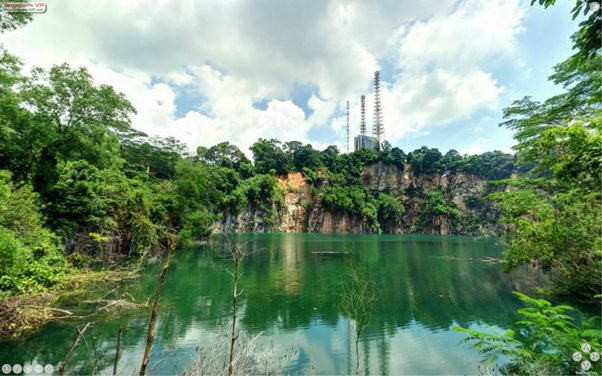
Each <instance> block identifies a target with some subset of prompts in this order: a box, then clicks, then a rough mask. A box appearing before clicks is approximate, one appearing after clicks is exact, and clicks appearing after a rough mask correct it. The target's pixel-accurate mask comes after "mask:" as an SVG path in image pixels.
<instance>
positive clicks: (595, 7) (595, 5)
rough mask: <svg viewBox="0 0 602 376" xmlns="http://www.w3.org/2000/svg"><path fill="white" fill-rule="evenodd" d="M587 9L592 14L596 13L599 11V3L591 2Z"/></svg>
mask: <svg viewBox="0 0 602 376" xmlns="http://www.w3.org/2000/svg"><path fill="white" fill-rule="evenodd" d="M589 9H591V11H592V12H597V11H599V10H600V3H597V2H595V1H594V2H593V3H591V4H590V5H589Z"/></svg>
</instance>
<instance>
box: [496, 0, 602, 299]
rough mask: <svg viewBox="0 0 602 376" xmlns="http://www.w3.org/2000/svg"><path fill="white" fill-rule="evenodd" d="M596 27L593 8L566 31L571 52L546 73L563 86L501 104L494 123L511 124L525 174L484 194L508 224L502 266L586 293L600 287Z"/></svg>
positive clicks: (580, 5) (545, 1)
mask: <svg viewBox="0 0 602 376" xmlns="http://www.w3.org/2000/svg"><path fill="white" fill-rule="evenodd" d="M539 3H540V4H542V5H544V6H546V7H547V6H549V5H552V4H553V3H554V1H551V0H541V1H539ZM582 9H583V10H584V13H587V11H588V7H587V4H586V3H585V2H584V1H578V2H577V4H576V6H575V8H574V9H573V16H574V17H576V16H577V15H578V14H579V13H580V12H581V10H582ZM599 29H600V13H599V12H596V13H594V14H592V15H591V16H590V17H589V18H588V19H586V20H585V21H583V22H582V23H581V24H580V25H579V30H578V31H577V32H576V33H575V34H574V35H573V36H572V40H573V43H574V47H575V50H576V53H575V54H574V55H573V56H571V57H569V58H568V59H567V60H565V61H564V62H562V63H560V64H558V65H556V66H555V67H554V74H553V75H552V76H550V80H551V81H552V82H554V83H555V84H558V85H562V87H563V88H564V89H565V91H564V92H563V93H561V94H558V95H556V96H553V97H551V98H549V99H547V100H545V101H544V102H541V103H540V102H534V101H532V100H531V98H529V97H525V98H523V99H521V100H517V101H515V102H514V103H513V104H512V106H511V107H509V108H507V109H505V110H504V119H505V121H504V122H503V123H502V124H500V125H501V126H505V127H507V128H509V129H512V130H514V131H515V136H514V138H515V139H516V141H517V142H518V143H517V145H516V146H514V149H515V150H517V151H518V153H517V156H518V160H517V164H518V165H519V166H522V167H523V168H524V170H525V175H526V177H525V178H522V179H520V180H518V179H517V180H514V181H513V180H509V181H506V182H507V183H511V184H513V185H516V186H518V187H519V189H518V190H516V191H510V192H501V193H496V194H494V195H491V197H490V199H495V200H499V206H500V208H501V209H502V213H503V214H504V220H505V221H506V223H509V224H510V230H509V231H508V233H507V236H506V242H507V244H508V250H507V251H506V253H505V258H506V260H507V264H506V265H507V268H513V267H516V266H518V265H521V264H526V263H535V264H539V265H541V266H542V268H543V269H544V270H546V271H548V272H549V273H551V274H552V275H553V276H554V277H555V280H556V289H555V292H561V293H568V294H575V295H581V296H583V297H585V298H589V299H592V297H594V296H595V295H597V294H599V292H600V288H601V282H600V269H601V262H600V259H601V257H602V237H601V235H600V234H601V230H602V224H601V222H600V212H601V211H602V205H601V195H600V180H601V175H600V171H601V167H602V146H601V145H602V137H601V129H602V127H601V120H600V118H601V115H602V112H601V110H600V96H601V94H602V89H601V87H602V79H601V76H600V61H601V54H600V38H599V36H600V30H599Z"/></svg>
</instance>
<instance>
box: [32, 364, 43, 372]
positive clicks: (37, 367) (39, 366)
mask: <svg viewBox="0 0 602 376" xmlns="http://www.w3.org/2000/svg"><path fill="white" fill-rule="evenodd" d="M33 371H34V372H35V373H42V371H44V366H42V365H41V364H36V365H35V366H33Z"/></svg>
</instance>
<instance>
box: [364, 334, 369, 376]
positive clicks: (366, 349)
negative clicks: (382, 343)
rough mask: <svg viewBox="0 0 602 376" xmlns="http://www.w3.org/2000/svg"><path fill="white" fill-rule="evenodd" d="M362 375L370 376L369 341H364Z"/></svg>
mask: <svg viewBox="0 0 602 376" xmlns="http://www.w3.org/2000/svg"><path fill="white" fill-rule="evenodd" d="M364 375H370V341H368V340H367V339H364Z"/></svg>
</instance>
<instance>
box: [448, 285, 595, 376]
mask: <svg viewBox="0 0 602 376" xmlns="http://www.w3.org/2000/svg"><path fill="white" fill-rule="evenodd" d="M514 294H515V295H517V296H518V298H519V299H520V300H521V301H522V302H523V303H525V304H526V305H527V307H525V308H521V309H519V310H518V311H517V312H518V313H519V314H520V315H521V316H522V317H523V320H520V321H517V322H515V325H516V327H517V328H518V332H519V333H518V334H519V335H517V332H515V331H513V330H506V331H504V332H503V333H500V332H499V331H498V330H496V329H495V328H492V327H488V329H489V331H490V332H489V333H484V332H479V331H476V330H470V329H466V328H460V327H454V328H453V330H454V331H456V332H462V333H465V334H467V336H466V337H465V338H463V339H461V340H460V343H471V345H470V348H471V349H474V350H477V351H478V352H479V353H480V354H481V356H482V358H481V362H482V363H483V365H485V366H486V367H491V366H493V365H496V364H497V363H499V362H500V361H501V360H502V359H504V360H506V359H507V360H508V361H507V362H505V364H504V365H503V366H502V367H500V369H501V370H502V371H503V372H505V373H512V374H524V375H540V374H575V373H576V372H577V371H578V370H579V369H580V368H579V363H578V362H574V361H573V360H572V359H571V355H572V354H573V352H575V351H579V350H580V348H581V344H583V343H589V344H590V345H591V346H592V351H597V352H600V350H601V348H602V345H601V343H602V333H601V332H600V329H599V326H597V325H596V322H599V320H600V319H599V317H597V318H594V317H592V318H587V319H584V318H581V319H580V321H579V322H580V325H577V324H576V323H575V318H574V317H573V316H571V315H570V314H569V313H571V314H573V315H576V314H577V313H578V312H577V311H576V310H575V309H574V308H573V307H570V306H568V305H556V306H554V305H553V304H552V303H550V302H548V301H546V300H544V299H535V298H531V297H529V296H527V295H524V294H521V293H518V292H514ZM519 338H520V339H519ZM591 363H592V369H591V371H593V372H596V374H600V362H591Z"/></svg>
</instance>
